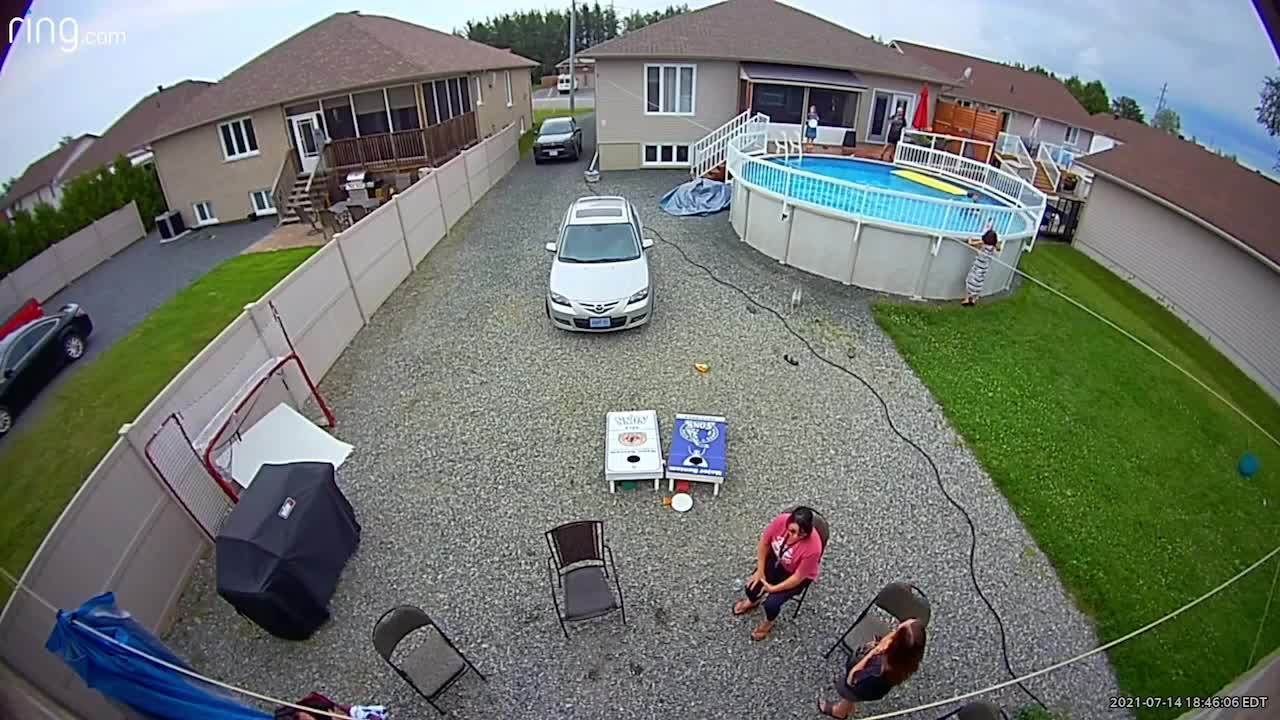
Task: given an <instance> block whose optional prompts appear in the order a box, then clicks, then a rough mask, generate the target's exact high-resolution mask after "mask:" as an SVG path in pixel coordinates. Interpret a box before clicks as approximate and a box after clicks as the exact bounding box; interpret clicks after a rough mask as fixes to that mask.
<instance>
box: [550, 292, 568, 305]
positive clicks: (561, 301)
mask: <svg viewBox="0 0 1280 720" xmlns="http://www.w3.org/2000/svg"><path fill="white" fill-rule="evenodd" d="M551 302H553V303H555V304H556V305H563V306H565V307H569V298H567V297H565V296H563V295H561V294H560V293H554V292H553V293H551Z"/></svg>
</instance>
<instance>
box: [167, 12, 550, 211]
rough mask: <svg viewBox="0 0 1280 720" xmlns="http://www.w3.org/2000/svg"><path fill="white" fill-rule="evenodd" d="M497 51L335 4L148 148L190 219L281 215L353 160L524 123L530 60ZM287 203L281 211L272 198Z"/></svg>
mask: <svg viewBox="0 0 1280 720" xmlns="http://www.w3.org/2000/svg"><path fill="white" fill-rule="evenodd" d="M535 65H536V63H534V62H533V61H532V60H528V59H526V58H523V57H520V56H518V55H514V54H512V53H510V52H508V51H505V50H498V49H496V48H492V47H489V46H487V45H482V44H480V43H476V42H472V41H470V40H467V39H465V38H461V37H457V36H455V35H450V34H447V33H442V32H438V31H436V30H431V29H429V28H425V27H422V26H419V25H414V24H411V23H407V22H403V21H401V20H396V19H394V18H388V17H381V16H376V15H363V14H360V13H358V12H347V13H337V14H335V15H331V16H329V17H328V18H325V19H324V20H321V21H320V22H318V23H316V24H315V25H312V26H311V27H308V28H307V29H305V30H303V31H301V32H299V33H298V34H296V35H293V36H292V37H290V38H288V39H286V40H284V41H283V42H281V43H280V44H278V45H276V46H274V47H272V48H270V49H269V50H267V51H266V52H264V53H262V54H261V55H259V56H258V57H256V58H254V59H253V60H251V61H249V62H248V63H246V64H245V65H242V66H241V67H239V68H237V69H236V70H234V71H233V72H232V73H231V74H229V75H228V76H227V77H225V78H223V79H222V80H221V81H219V82H218V83H217V84H215V85H213V86H211V87H209V88H208V89H206V90H205V91H204V92H202V93H200V94H199V95H198V96H196V97H195V98H194V99H193V100H192V101H191V102H189V103H188V104H187V105H186V106H185V107H183V108H182V110H181V111H179V112H177V113H175V114H174V115H173V116H171V117H170V118H169V119H168V120H167V121H166V122H165V123H164V124H163V125H162V126H161V127H160V128H159V129H158V130H157V132H156V134H155V138H154V139H153V141H152V143H151V146H152V150H153V152H154V153H155V164H156V169H157V171H158V173H159V176H160V184H161V186H162V187H163V188H164V193H165V197H166V199H167V200H168V203H169V207H170V208H172V209H175V210H178V211H180V212H181V213H182V216H183V220H184V221H185V222H186V224H187V225H188V226H195V225H208V224H214V223H221V222H230V221H234V220H243V219H245V218H246V217H254V216H261V215H276V214H278V213H279V214H280V215H281V216H282V220H283V219H289V220H293V219H295V218H294V217H293V209H294V208H293V205H294V204H295V203H303V204H307V206H308V207H309V203H310V200H309V198H308V196H305V195H303V194H301V193H299V192H296V191H295V189H296V188H300V187H308V188H309V187H311V186H312V185H313V184H315V183H316V182H317V180H318V179H319V178H318V177H317V176H320V175H323V176H324V180H325V181H326V183H327V186H328V187H332V188H335V189H336V188H337V186H338V184H339V178H340V177H341V176H343V175H345V174H346V173H347V172H349V171H352V170H366V171H368V172H371V173H375V174H376V173H387V174H390V175H395V174H400V173H408V172H410V171H416V170H418V169H420V168H424V167H431V166H436V165H439V164H442V163H443V162H445V161H447V160H448V159H449V158H450V157H452V156H454V155H456V154H457V153H458V152H459V151H460V150H461V149H463V148H465V147H467V146H468V145H470V144H473V143H475V142H477V141H479V140H480V139H483V138H485V137H488V136H489V135H492V134H493V133H495V132H497V131H498V130H500V129H502V128H503V127H505V126H506V125H508V124H509V123H515V124H516V125H517V126H519V127H522V128H523V127H531V126H532V122H533V112H532V103H531V88H530V73H529V69H530V68H532V67H534V66H535ZM280 206H283V207H280Z"/></svg>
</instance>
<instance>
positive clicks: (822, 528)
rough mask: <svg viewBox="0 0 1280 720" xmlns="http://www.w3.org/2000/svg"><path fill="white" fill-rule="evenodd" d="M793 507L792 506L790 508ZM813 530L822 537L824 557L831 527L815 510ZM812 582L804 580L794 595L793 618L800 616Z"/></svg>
mask: <svg viewBox="0 0 1280 720" xmlns="http://www.w3.org/2000/svg"><path fill="white" fill-rule="evenodd" d="M794 509H795V508H792V510H794ZM787 512H791V510H788V511H787ZM813 531H814V532H816V533H818V537H820V538H822V557H824V558H825V557H826V556H827V543H828V542H829V541H830V539H831V528H830V527H829V526H828V525H827V519H826V518H825V517H823V516H822V513H820V512H818V511H817V510H814V511H813ZM812 584H813V581H812V580H805V581H804V589H803V590H801V591H800V594H799V595H797V596H796V611H795V612H794V613H792V615H791V618H792V619H793V620H794V619H795V618H798V617H800V608H801V607H803V606H804V599H805V598H806V597H809V586H810V585H812Z"/></svg>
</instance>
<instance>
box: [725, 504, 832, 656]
mask: <svg viewBox="0 0 1280 720" xmlns="http://www.w3.org/2000/svg"><path fill="white" fill-rule="evenodd" d="M821 570H822V538H821V536H819V534H818V533H817V532H815V531H814V529H813V510H812V509H810V508H807V507H804V506H803V505H801V506H800V507H797V508H796V509H795V510H792V511H791V512H789V513H782V514H780V515H778V516H777V517H775V518H774V519H773V521H772V522H770V523H769V525H768V527H766V528H765V529H764V532H763V533H761V535H760V542H758V543H756V569H755V572H753V573H751V577H749V578H747V582H746V585H745V586H744V587H743V590H744V592H745V594H746V598H744V599H742V600H739V601H738V602H736V603H734V605H733V614H734V615H745V614H746V613H749V612H751V611H752V610H754V609H756V608H757V607H759V606H760V605H761V604H762V603H763V604H764V619H763V620H761V621H760V623H759V624H758V625H756V627H755V629H754V630H752V631H751V639H752V640H763V639H765V638H766V637H768V636H769V633H770V631H772V630H773V623H774V621H775V620H777V618H778V613H779V612H781V611H782V604H783V603H785V602H786V601H788V600H790V599H791V598H792V597H794V596H796V595H797V594H799V593H800V592H801V591H802V590H804V588H805V586H806V585H807V584H808V583H810V582H812V581H814V580H816V579H818V573H819V572H820V571H821Z"/></svg>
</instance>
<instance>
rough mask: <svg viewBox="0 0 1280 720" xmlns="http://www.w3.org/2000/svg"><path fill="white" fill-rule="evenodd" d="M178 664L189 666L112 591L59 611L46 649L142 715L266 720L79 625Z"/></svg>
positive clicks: (264, 715) (214, 690)
mask: <svg viewBox="0 0 1280 720" xmlns="http://www.w3.org/2000/svg"><path fill="white" fill-rule="evenodd" d="M74 621H79V622H80V623H83V624H84V625H87V626H89V627H91V628H93V629H94V630H97V631H98V632H100V633H102V634H103V635H106V636H108V637H110V638H112V639H113V640H116V641H117V642H120V643H123V644H125V645H128V646H129V647H132V648H135V649H137V650H140V651H142V652H144V653H146V654H147V655H150V656H152V657H156V658H159V659H161V660H164V661H165V662H167V663H171V664H173V665H176V666H178V667H181V668H185V669H188V670H190V669H192V668H191V666H190V665H187V663H185V662H184V661H183V660H182V659H181V658H179V657H178V656H176V655H174V654H173V653H172V652H170V650H169V648H167V647H165V646H164V644H163V643H161V642H160V641H159V640H158V639H156V637H155V636H154V635H152V634H151V633H150V632H148V631H147V630H146V628H144V627H142V626H141V625H139V624H138V623H137V622H136V621H135V620H134V619H133V618H132V617H131V616H130V615H129V613H127V612H124V611H123V610H121V609H120V608H118V607H116V598H115V593H110V592H107V593H103V594H101V595H98V596H97V597H93V598H90V599H89V600H88V601H86V602H85V603H84V604H83V605H81V606H80V607H79V608H78V609H76V610H74V611H72V612H67V611H65V610H59V611H58V621H57V623H56V624H55V625H54V626H53V632H51V633H49V640H48V642H46V643H45V649H47V650H48V651H49V652H51V653H54V654H55V655H59V656H61V657H62V659H63V660H64V661H65V662H66V663H67V665H69V666H71V669H72V670H74V671H75V672H76V674H78V675H79V676H80V677H81V678H82V679H83V680H84V681H85V684H86V685H88V686H89V687H91V688H93V689H94V690H97V691H98V692H101V693H102V694H103V695H106V696H107V697H109V698H111V699H113V700H116V701H118V702H121V703H124V704H125V705H128V706H129V707H131V708H133V709H135V710H137V711H138V712H140V713H143V714H144V715H146V716H147V717H152V718H163V719H165V720H168V719H170V718H172V720H270V718H271V716H270V715H268V714H267V713H264V712H262V711H261V710H255V709H254V708H251V707H247V706H245V705H241V704H240V703H238V702H236V701H234V700H232V699H230V698H228V697H226V696H224V695H222V694H220V693H221V692H222V691H221V690H219V689H217V688H214V687H212V686H210V685H207V684H205V683H202V682H200V681H198V680H193V679H191V678H189V677H187V676H186V675H183V674H182V673H179V672H177V671H176V670H170V669H168V668H165V667H163V666H161V665H158V664H156V663H154V662H152V661H150V660H148V659H146V658H143V657H141V656H139V655H136V654H134V653H132V652H130V651H128V650H126V649H124V648H122V647H120V646H118V645H116V644H115V643H112V642H111V641H110V640H107V639H105V638H102V637H99V636H98V635H95V634H94V633H92V632H90V631H89V630H86V629H85V628H84V627H81V626H80V625H78V624H77V623H76V622H74Z"/></svg>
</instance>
